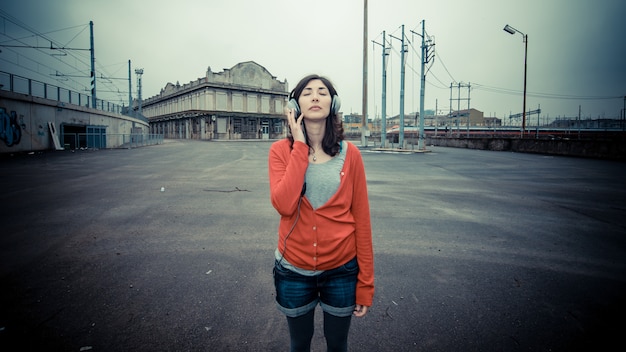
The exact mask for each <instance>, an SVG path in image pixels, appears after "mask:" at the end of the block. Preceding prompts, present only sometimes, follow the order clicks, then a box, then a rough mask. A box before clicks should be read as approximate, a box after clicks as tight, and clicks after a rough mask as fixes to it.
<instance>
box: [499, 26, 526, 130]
mask: <svg viewBox="0 0 626 352" xmlns="http://www.w3.org/2000/svg"><path fill="white" fill-rule="evenodd" d="M504 31H505V32H507V33H509V34H515V33H516V32H517V33H519V34H521V35H522V37H523V38H524V106H523V109H524V110H522V137H524V131H525V129H526V67H527V65H526V63H527V59H528V34H524V33H522V32H520V31H518V30H517V29H515V28H513V27H511V26H509V25H508V24H507V25H506V26H504Z"/></svg>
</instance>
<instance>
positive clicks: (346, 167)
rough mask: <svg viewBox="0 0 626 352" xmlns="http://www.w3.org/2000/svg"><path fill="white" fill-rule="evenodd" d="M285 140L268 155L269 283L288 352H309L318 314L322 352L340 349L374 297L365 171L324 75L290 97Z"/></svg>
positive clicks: (306, 81)
mask: <svg viewBox="0 0 626 352" xmlns="http://www.w3.org/2000/svg"><path fill="white" fill-rule="evenodd" d="M289 98H290V104H289V105H290V107H291V109H289V110H288V112H287V121H288V123H289V129H290V132H291V133H290V135H289V137H288V138H286V139H283V140H280V141H277V142H275V143H273V144H272V146H271V147H270V152H269V181H270V195H271V202H272V205H273V206H274V208H276V210H277V211H278V213H279V214H280V216H281V217H280V224H279V227H278V247H277V249H276V251H275V257H276V262H275V266H274V285H275V287H276V303H277V306H278V309H279V310H280V311H281V312H283V313H284V314H285V315H286V316H287V323H288V326H289V334H290V339H291V351H309V350H310V346H311V339H312V337H313V331H314V312H315V308H316V306H317V304H318V303H319V304H320V305H321V307H322V310H323V312H324V336H325V337H326V344H327V347H328V350H329V351H347V344H348V330H349V328H350V320H351V317H352V315H354V316H356V317H362V316H364V315H365V314H366V313H367V310H368V308H369V307H370V306H371V305H372V300H373V296H374V254H373V247H372V231H371V224H370V211H369V202H368V198H367V184H366V179H365V169H364V167H363V160H362V159H361V153H360V151H359V149H358V148H357V147H356V146H354V145H353V144H352V143H348V142H347V141H344V140H343V139H344V136H343V127H342V123H341V120H340V119H339V118H338V116H337V114H338V111H339V106H340V103H339V97H338V96H337V92H336V91H335V88H334V87H333V85H332V83H331V82H330V81H329V80H328V79H327V78H325V77H320V76H318V75H310V76H307V77H305V78H303V79H302V80H301V81H300V82H299V83H298V84H297V85H296V87H295V88H294V90H293V91H292V92H291V94H290V96H289Z"/></svg>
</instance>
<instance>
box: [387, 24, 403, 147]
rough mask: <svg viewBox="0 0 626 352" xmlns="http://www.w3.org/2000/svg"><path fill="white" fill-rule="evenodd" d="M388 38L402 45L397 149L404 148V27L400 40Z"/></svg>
mask: <svg viewBox="0 0 626 352" xmlns="http://www.w3.org/2000/svg"><path fill="white" fill-rule="evenodd" d="M389 36H390V37H392V38H394V39H397V40H399V41H400V42H401V43H402V44H401V45H402V50H401V51H400V52H401V54H400V61H401V62H400V125H399V126H398V127H399V128H400V131H399V134H398V145H399V148H404V58H405V56H404V53H405V52H406V48H405V45H404V25H402V38H396V37H394V36H393V35H391V34H390V35H389Z"/></svg>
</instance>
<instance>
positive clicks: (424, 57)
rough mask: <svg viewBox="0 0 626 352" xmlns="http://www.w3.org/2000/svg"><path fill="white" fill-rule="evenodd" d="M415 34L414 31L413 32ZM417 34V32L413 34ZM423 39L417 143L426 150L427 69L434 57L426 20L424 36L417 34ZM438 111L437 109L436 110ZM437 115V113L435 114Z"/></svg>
mask: <svg viewBox="0 0 626 352" xmlns="http://www.w3.org/2000/svg"><path fill="white" fill-rule="evenodd" d="M411 32H413V31H411ZM413 33H415V32H413ZM415 34H417V35H419V36H421V37H422V46H421V49H422V54H421V55H422V60H421V61H422V63H421V74H420V81H421V82H420V132H419V139H418V142H417V149H418V150H424V96H425V95H426V73H425V67H426V64H427V63H428V62H429V61H430V59H431V58H432V57H434V55H433V56H432V57H431V56H430V54H429V53H428V50H429V49H430V47H432V46H434V45H435V44H432V41H431V40H430V39H428V40H426V20H422V34H419V33H415ZM435 110H436V109H435ZM435 113H436V112H435Z"/></svg>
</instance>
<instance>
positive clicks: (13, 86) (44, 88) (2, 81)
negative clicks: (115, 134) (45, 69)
mask: <svg viewBox="0 0 626 352" xmlns="http://www.w3.org/2000/svg"><path fill="white" fill-rule="evenodd" d="M0 90H4V91H9V92H14V93H20V94H27V95H31V96H34V97H39V98H44V99H50V100H54V101H58V102H61V103H68V104H74V105H78V106H84V107H87V108H92V109H97V110H101V111H106V112H110V113H114V114H120V115H122V108H123V107H122V106H121V105H118V104H114V103H110V102H108V101H104V100H101V99H96V106H93V101H92V99H91V96H90V95H87V94H82V93H79V92H75V91H72V90H69V89H67V88H62V87H58V86H55V85H52V84H48V83H43V82H40V81H36V80H33V79H30V78H25V77H22V76H18V75H14V74H12V73H7V72H4V71H0Z"/></svg>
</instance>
